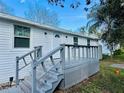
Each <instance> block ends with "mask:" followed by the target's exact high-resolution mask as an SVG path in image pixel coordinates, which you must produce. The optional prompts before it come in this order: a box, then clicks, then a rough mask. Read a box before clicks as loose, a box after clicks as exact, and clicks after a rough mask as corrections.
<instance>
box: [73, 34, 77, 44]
mask: <svg viewBox="0 0 124 93" xmlns="http://www.w3.org/2000/svg"><path fill="white" fill-rule="evenodd" d="M75 38H76V39H77V40H76V42H75ZM73 43H74V45H78V37H76V36H75V37H73Z"/></svg>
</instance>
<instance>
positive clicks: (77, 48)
mask: <svg viewBox="0 0 124 93" xmlns="http://www.w3.org/2000/svg"><path fill="white" fill-rule="evenodd" d="M64 46H65V50H66V51H65V52H66V58H67V60H71V59H76V58H98V57H99V55H98V50H99V47H98V46H86V45H70V44H65V45H64Z"/></svg>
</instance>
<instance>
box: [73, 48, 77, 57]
mask: <svg viewBox="0 0 124 93" xmlns="http://www.w3.org/2000/svg"><path fill="white" fill-rule="evenodd" d="M73 49H74V58H76V47H73Z"/></svg>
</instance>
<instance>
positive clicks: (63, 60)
mask: <svg viewBox="0 0 124 93" xmlns="http://www.w3.org/2000/svg"><path fill="white" fill-rule="evenodd" d="M61 46H62V47H63V48H62V49H61V50H60V56H61V61H62V68H63V70H64V66H65V45H63V44H62V45H61Z"/></svg>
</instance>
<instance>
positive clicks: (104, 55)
mask: <svg viewBox="0 0 124 93" xmlns="http://www.w3.org/2000/svg"><path fill="white" fill-rule="evenodd" d="M102 57H103V58H102V60H105V59H109V58H110V56H109V55H107V54H103V55H102Z"/></svg>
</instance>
